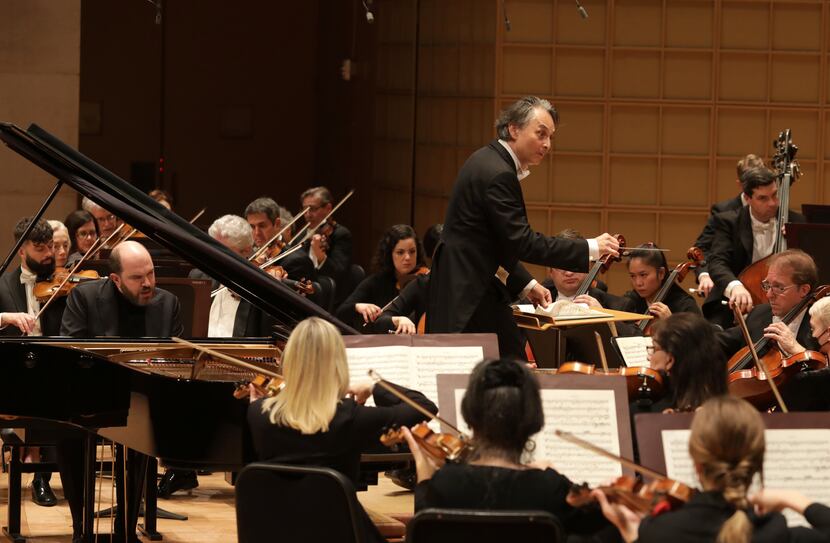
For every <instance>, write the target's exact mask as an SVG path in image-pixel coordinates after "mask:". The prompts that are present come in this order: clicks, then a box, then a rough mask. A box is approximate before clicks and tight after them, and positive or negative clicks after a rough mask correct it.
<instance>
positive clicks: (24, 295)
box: [0, 218, 66, 507]
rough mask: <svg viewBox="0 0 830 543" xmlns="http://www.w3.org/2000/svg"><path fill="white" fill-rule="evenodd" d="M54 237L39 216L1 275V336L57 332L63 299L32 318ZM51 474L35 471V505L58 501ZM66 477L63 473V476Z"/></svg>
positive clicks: (48, 271)
mask: <svg viewBox="0 0 830 543" xmlns="http://www.w3.org/2000/svg"><path fill="white" fill-rule="evenodd" d="M30 223H31V218H24V219H22V220H20V221H19V222H18V223H17V225H16V226H15V228H14V240H15V242H17V241H19V240H20V238H22V237H23V233H24V232H25V230H26V227H27V226H29V224H30ZM53 240H54V232H53V230H52V227H51V226H50V225H49V223H48V222H46V221H45V220H43V219H41V220H39V221H38V222H37V224H35V226H34V228H32V230H31V232H29V236H28V238H26V241H25V242H24V243H23V245H21V246H20V249H19V250H18V253H17V254H18V257H19V258H20V266H18V267H17V268H16V269H15V270H14V271H12V272H8V273H5V274H4V275H3V276H2V277H0V336H20V335H25V336H57V335H59V332H60V323H61V317H62V315H63V310H64V307H65V303H64V301H63V300H57V301H56V302H55V303H53V304H51V305H50V306H49V307H48V308H47V309H46V311H45V312H44V314H43V315H41V317H40V318H39V319H38V320H35V316H36V315H37V313H38V312H39V311H40V306H41V304H40V302H39V301H38V299H37V298H36V297H35V284H36V283H37V281H38V279H40V280H44V279H46V278H47V277H49V276H51V275H52V273H53V272H54V271H55V258H54V253H53V249H52V247H53ZM32 392H33V393H36V391H32ZM27 452H28V455H29V456H31V457H33V458H34V457H37V456H38V451H37V449H36V448H30V449H29V450H28V451H27ZM44 453H45V454H44ZM48 454H49V453H48V452H47V450H41V451H40V456H41V460H42V461H46V460H47V458H46V456H47V455H48ZM59 461H60V459H59ZM51 476H52V474H51V473H49V472H45V473H35V474H34V477H33V479H32V501H33V502H35V503H36V504H38V505H42V506H47V507H49V506H53V505H56V504H57V503H58V500H57V498H56V497H55V494H54V492H53V491H52V487H51V486H50V484H49V481H50V479H51ZM65 478H66V477H65V476H62V479H64V480H65Z"/></svg>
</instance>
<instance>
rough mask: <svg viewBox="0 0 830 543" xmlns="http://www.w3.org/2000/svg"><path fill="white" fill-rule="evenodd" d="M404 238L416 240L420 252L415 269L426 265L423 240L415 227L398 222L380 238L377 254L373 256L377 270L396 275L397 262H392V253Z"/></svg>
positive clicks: (374, 267) (373, 262)
mask: <svg viewBox="0 0 830 543" xmlns="http://www.w3.org/2000/svg"><path fill="white" fill-rule="evenodd" d="M404 239H414V240H415V250H416V251H417V253H418V254H417V256H416V258H415V269H418V268H420V267H421V266H423V265H424V247H423V245H421V240H419V239H418V234H417V233H416V232H415V229H414V228H412V227H411V226H409V225H408V224H396V225H394V226H391V227H390V228H389V230H387V231H386V232H385V233H384V234H383V237H382V238H380V242H379V243H378V248H377V250H376V251H375V256H374V258H372V268H373V269H374V270H375V272H377V273H390V274H393V275H394V273H395V264H394V263H393V262H392V253H393V252H394V250H395V245H397V244H398V242H399V241H401V240H404Z"/></svg>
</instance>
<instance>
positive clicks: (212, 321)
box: [208, 289, 239, 337]
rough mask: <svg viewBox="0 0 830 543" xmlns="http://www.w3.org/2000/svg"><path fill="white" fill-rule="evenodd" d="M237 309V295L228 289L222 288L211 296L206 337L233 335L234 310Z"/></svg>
mask: <svg viewBox="0 0 830 543" xmlns="http://www.w3.org/2000/svg"><path fill="white" fill-rule="evenodd" d="M237 309H239V297H238V296H235V295H234V294H233V293H232V292H231V291H230V290H229V289H224V290H222V291H221V292H220V293H219V294H217V295H216V296H214V297H213V303H211V304H210V318H209V321H208V337H233V324H234V322H235V321H236V310H237Z"/></svg>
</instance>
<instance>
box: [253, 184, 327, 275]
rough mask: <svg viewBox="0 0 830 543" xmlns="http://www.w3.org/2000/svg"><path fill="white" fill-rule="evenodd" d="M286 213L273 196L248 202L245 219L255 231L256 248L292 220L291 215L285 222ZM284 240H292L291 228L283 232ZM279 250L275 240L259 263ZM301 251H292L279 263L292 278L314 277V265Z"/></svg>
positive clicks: (287, 241) (286, 241)
mask: <svg viewBox="0 0 830 543" xmlns="http://www.w3.org/2000/svg"><path fill="white" fill-rule="evenodd" d="M285 213H286V212H285V209H284V208H282V207H280V206H279V205H278V204H277V202H275V201H274V200H273V199H271V198H266V197H262V198H257V199H256V200H254V201H253V202H251V203H250V204H248V206H247V207H246V208H245V219H246V220H247V221H248V224H249V225H250V226H251V231H252V232H253V236H254V250H257V249H259V248H261V247H262V246H263V245H264V244H265V243H266V242H267V241H268V240H270V239H271V238H273V237H274V236H275V235H276V234H277V232H279V231H280V230H282V228H283V226H285V224H288V222H291V218H290V217H289V218H288V222H285V223H284V217H283V215H284V214H285ZM283 241H284V242H285V243H289V242H290V241H291V232H290V229H289V230H286V231H285V232H284V233H283ZM279 252H280V251H279V245H277V243H276V242H274V243H273V244H272V245H271V249H270V250H268V251H266V252H265V253H263V255H262V256H261V257H260V258H259V259H258V261H257V263H259V264H261V263H262V262H265V261H266V260H268V259H269V258H270V257H271V256H275V255H277V254H278V253H279ZM301 253H302V251H298V252H296V253H291V254H289V255H288V256H286V257H285V258H282V259H280V260H279V262H278V264H279V265H280V266H281V267H282V268H283V269H284V270H285V271H286V273H287V274H288V277H290V278H292V279H303V278H306V279H311V278H313V277H314V267H313V266H312V265H311V262H310V261H309V259H308V256H307V255H303V254H301ZM248 256H250V255H248ZM245 258H247V257H245Z"/></svg>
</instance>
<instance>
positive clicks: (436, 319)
mask: <svg viewBox="0 0 830 543" xmlns="http://www.w3.org/2000/svg"><path fill="white" fill-rule="evenodd" d="M557 121H558V114H557V112H556V110H555V109H554V108H553V106H551V104H550V103H549V102H548V101H547V100H542V99H540V98H537V97H533V96H529V97H525V98H522V99H520V100H519V101H517V102H515V103H513V104H511V105H510V106H508V107H507V108H506V109H505V110H504V111H502V113H501V115H500V116H499V120H498V122H497V125H496V128H497V132H498V139H497V140H495V141H493V142H491V143H490V144H489V145H487V146H486V147H483V148H481V149H479V150H478V151H476V152H475V153H473V155H472V156H471V157H470V158H469V159H468V160H467V162H466V163H465V164H464V166H463V167H462V168H461V171H460V172H459V174H458V177H457V178H456V181H455V184H454V186H453V190H452V195H451V196H450V201H449V204H448V207H447V213H446V218H445V220H444V230H443V232H442V235H441V241H440V242H439V244H438V247H437V248H436V250H435V254H434V256H433V259H434V260H433V269H432V272H431V274H430V275H431V277H430V281H429V284H430V287H429V303H428V306H427V315H428V318H427V322H426V325H427V332H433V333H434V332H444V333H457V332H496V333H497V334H498V338H499V352H501V353H502V355H505V356H515V357H519V358H521V359H524V358H525V350H524V340H523V338H522V336H521V334H520V333H519V329H518V327H517V326H516V324H515V323H514V321H513V314H512V310H511V309H510V307H509V303H510V302H511V301H512V300H515V299H519V298H525V297H527V298H529V299H530V300H531V301H532V302H533V303H534V304H541V305H543V306H547V305H548V304H550V303H551V295H550V292H549V291H548V290H547V289H546V288H544V287H543V286H542V285H541V284H539V283H538V282H537V281H536V280H535V279H533V278H532V277H531V275H530V273H529V272H528V271H527V270H526V269H525V268H524V266H523V265H522V264H521V262H520V261H521V260H524V261H527V262H531V263H534V264H541V265H546V266H551V267H556V268H560V269H570V270H576V271H586V270H587V269H588V264H589V258H591V257H593V258H599V257H600V256H601V255H603V254H606V253H610V254H616V253H617V251H618V249H619V243H618V242H617V239H616V238H614V237H613V236H611V235H610V234H603V235H601V236H600V237H598V238H595V239H593V240H587V241H582V240H566V239H558V238H553V237H547V236H544V235H542V234H540V233H538V232H534V231H533V230H532V229H531V228H530V225H529V224H528V220H527V213H526V210H525V206H524V198H523V196H522V189H521V186H520V184H519V180H520V179H524V177H526V176H527V175H528V173H529V171H528V168H529V167H530V166H535V165H537V164H540V163H541V162H542V160H544V158H545V155H547V154H548V152H549V151H550V147H551V138H552V137H553V133H554V131H555V130H556V126H555V123H556V122H557ZM500 266H501V267H502V268H503V269H505V270H507V271H508V272H509V276H508V278H507V285H506V286H505V285H504V284H502V283H501V282H500V281H499V280H498V279H497V278H496V277H495V274H496V271H497V269H498V268H499V267H500Z"/></svg>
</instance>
